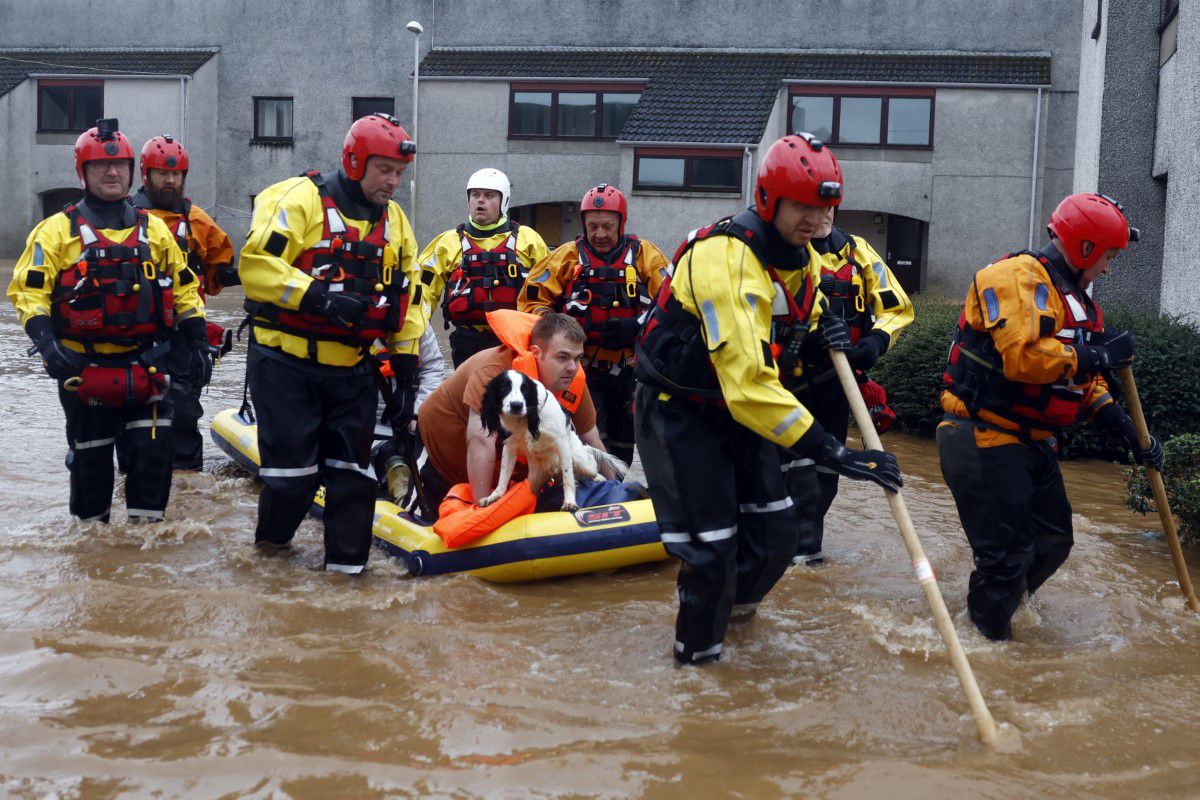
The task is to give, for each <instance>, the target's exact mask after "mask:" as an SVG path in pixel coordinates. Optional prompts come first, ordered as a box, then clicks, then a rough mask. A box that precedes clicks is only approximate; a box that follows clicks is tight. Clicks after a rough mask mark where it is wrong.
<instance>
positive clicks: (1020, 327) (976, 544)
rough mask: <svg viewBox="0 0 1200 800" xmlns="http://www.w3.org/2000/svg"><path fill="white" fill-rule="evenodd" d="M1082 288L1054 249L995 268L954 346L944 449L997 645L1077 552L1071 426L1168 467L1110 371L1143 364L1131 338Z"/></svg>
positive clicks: (987, 629) (973, 599) (972, 596)
mask: <svg viewBox="0 0 1200 800" xmlns="http://www.w3.org/2000/svg"><path fill="white" fill-rule="evenodd" d="M1076 282H1077V277H1076V273H1075V270H1073V269H1072V268H1071V267H1070V266H1068V265H1067V263H1066V261H1065V260H1064V259H1063V257H1062V255H1061V254H1060V253H1059V252H1058V250H1057V249H1056V248H1055V246H1054V245H1053V244H1050V245H1048V246H1047V247H1046V248H1045V249H1043V250H1042V251H1041V252H1040V253H1031V252H1023V253H1017V254H1014V255H1011V256H1008V257H1006V258H1004V259H1001V260H1000V261H997V262H995V263H994V264H991V265H989V266H987V267H986V268H984V269H983V270H980V271H979V272H977V273H976V274H975V279H974V280H973V281H972V283H971V287H970V289H969V290H968V291H967V297H966V302H965V303H964V305H963V311H962V315H961V316H960V318H959V324H958V330H957V332H956V335H955V339H954V343H953V345H952V347H951V349H950V356H949V360H948V363H947V366H946V374H945V376H944V382H945V385H946V389H945V391H943V393H942V409H943V410H944V411H945V419H944V420H943V422H942V423H941V425H940V426H939V427H938V431H937V441H938V453H939V455H940V458H941V465H942V475H943V477H944V478H945V480H946V483H947V484H948V485H949V487H950V491H951V493H952V494H953V495H954V502H955V505H956V506H957V507H958V513H959V516H960V517H961V518H962V523H963V528H964V529H965V531H966V534H967V540H968V541H969V542H970V543H971V549H972V551H974V555H975V570H974V572H972V573H971V579H970V588H969V590H968V593H967V606H968V609H969V610H970V614H971V619H972V621H974V623H975V625H976V627H977V628H979V630H980V632H982V633H983V634H984V635H985V636H987V637H988V638H991V639H1007V638H1009V637H1010V636H1011V629H1010V624H1009V623H1010V620H1011V618H1012V615H1013V613H1014V612H1015V611H1016V609H1017V607H1018V605H1019V604H1020V602H1021V600H1022V598H1023V597H1024V595H1025V594H1026V593H1033V592H1035V591H1037V589H1038V587H1040V586H1041V585H1042V584H1043V583H1045V581H1046V579H1048V578H1049V577H1050V576H1051V575H1053V574H1054V572H1055V571H1056V570H1057V569H1058V568H1059V567H1060V566H1061V565H1062V563H1063V562H1064V561H1066V559H1067V555H1068V554H1069V553H1070V551H1071V546H1072V544H1073V541H1074V538H1073V533H1072V528H1071V504H1070V503H1069V502H1068V500H1067V495H1066V492H1065V491H1064V488H1063V480H1062V473H1061V472H1060V471H1059V467H1058V453H1057V451H1058V439H1059V437H1060V435H1061V431H1062V428H1063V427H1064V426H1066V425H1069V424H1071V423H1073V422H1075V421H1076V420H1077V419H1082V418H1088V419H1090V420H1092V421H1093V422H1094V423H1096V424H1098V425H1100V426H1102V427H1105V428H1109V429H1112V430H1114V431H1115V432H1117V433H1119V434H1120V435H1121V436H1122V437H1124V438H1125V440H1126V442H1128V443H1129V444H1130V446H1131V449H1133V450H1134V451H1135V454H1136V457H1137V458H1138V460H1139V461H1145V462H1147V463H1151V464H1157V465H1161V463H1162V462H1161V458H1162V450H1161V447H1159V446H1158V445H1157V441H1154V442H1153V443H1152V445H1151V448H1149V449H1148V450H1147V451H1145V452H1142V451H1141V448H1140V447H1139V446H1138V445H1137V437H1136V434H1135V433H1134V430H1133V423H1132V422H1131V421H1130V420H1129V415H1128V414H1126V413H1125V411H1124V410H1123V409H1122V408H1121V407H1120V406H1119V405H1117V404H1116V403H1114V402H1113V398H1112V396H1111V395H1110V394H1109V391H1108V385H1107V383H1106V382H1105V379H1104V377H1103V376H1102V375H1101V372H1102V371H1103V370H1105V369H1107V368H1110V367H1114V366H1121V365H1124V364H1127V363H1129V362H1130V361H1132V357H1133V343H1132V338H1131V337H1130V336H1129V334H1128V333H1127V332H1125V331H1119V330H1113V329H1109V330H1106V329H1105V325H1104V316H1103V314H1102V313H1101V311H1100V308H1099V307H1098V306H1097V305H1096V304H1095V303H1094V302H1093V301H1092V299H1091V298H1090V297H1089V296H1088V295H1087V293H1086V292H1084V291H1082V290H1080V289H1079V288H1078V287H1077V285H1076Z"/></svg>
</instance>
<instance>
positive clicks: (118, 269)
mask: <svg viewBox="0 0 1200 800" xmlns="http://www.w3.org/2000/svg"><path fill="white" fill-rule="evenodd" d="M118 127H119V126H118V123H117V120H115V119H102V120H98V121H97V123H96V127H94V128H91V129H90V130H88V131H85V132H84V133H83V134H81V135H80V136H79V139H78V140H77V141H76V142H75V172H76V174H77V175H78V176H79V183H80V186H81V187H83V197H82V199H80V200H79V201H78V202H76V203H72V204H70V205H68V206H67V207H66V208H65V209H64V210H63V211H62V212H61V213H58V214H54V215H53V216H50V217H47V218H46V219H45V220H43V221H42V222H41V223H39V224H38V225H37V227H36V228H34V229H33V232H32V233H30V234H29V239H28V241H27V242H26V245H25V251H24V252H23V253H22V254H21V257H20V259H18V261H17V265H16V268H15V269H14V271H13V277H12V281H11V282H10V283H9V286H8V296H9V297H10V298H11V299H12V301H13V304H14V305H15V306H16V307H17V315H18V317H19V319H20V321H21V324H22V325H24V326H25V332H26V333H27V334H28V335H29V338H30V339H32V340H33V344H34V347H33V349H31V350H30V354H31V355H32V354H33V353H34V352H37V353H39V354H40V355H41V357H42V361H43V362H44V363H45V366H46V372H48V373H49V374H50V377H52V378H54V380H55V382H56V383H57V384H58V386H59V392H58V395H59V400H60V402H61V403H62V407H63V411H64V413H65V414H66V418H67V447H68V450H67V469H68V470H69V471H70V474H71V499H70V508H71V513H72V514H74V515H75V516H76V517H79V518H80V519H82V520H85V521H91V520H100V521H104V522H107V521H108V519H109V512H110V507H111V505H112V493H113V448H114V446H119V447H120V448H121V449H122V450H123V452H124V453H125V454H126V457H127V461H126V468H127V473H128V478H127V479H126V481H125V500H126V506H127V507H126V510H127V512H128V513H129V517H130V519H132V520H142V521H155V522H156V521H160V520H162V518H163V514H164V512H165V510H166V507H167V500H168V499H169V497H170V493H171V459H172V450H171V402H170V399H169V396H168V388H167V384H168V382H169V381H168V377H167V372H166V361H167V351H168V350H169V348H170V341H171V338H172V337H173V336H177V337H180V338H181V339H182V340H183V341H184V342H186V347H187V349H188V351H189V353H190V355H191V357H192V358H194V359H195V362H196V363H197V365H198V369H202V370H211V369H212V356H211V353H210V351H209V347H208V342H207V340H206V339H205V335H204V301H203V299H202V298H201V297H200V294H199V292H198V291H197V281H196V280H195V276H194V275H192V273H191V271H190V270H188V268H187V264H186V262H185V261H184V259H183V255H182V253H180V251H179V248H178V247H177V246H176V245H175V239H174V237H172V235H171V231H170V230H169V229H168V228H167V226H166V225H165V224H163V222H162V220H160V219H159V218H158V217H155V216H153V215H151V214H148V213H146V212H145V211H144V210H141V209H137V208H134V206H133V205H131V204H130V202H129V197H128V195H129V186H130V183H131V182H132V179H133V148H132V147H131V146H130V144H129V140H128V139H127V138H125V135H124V134H122V133H121V132H120V131H119V130H118Z"/></svg>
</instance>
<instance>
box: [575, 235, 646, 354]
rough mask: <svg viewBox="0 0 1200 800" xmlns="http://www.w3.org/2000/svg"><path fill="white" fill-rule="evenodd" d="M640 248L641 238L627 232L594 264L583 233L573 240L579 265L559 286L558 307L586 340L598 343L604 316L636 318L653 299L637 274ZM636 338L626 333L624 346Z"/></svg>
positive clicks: (605, 318) (592, 343)
mask: <svg viewBox="0 0 1200 800" xmlns="http://www.w3.org/2000/svg"><path fill="white" fill-rule="evenodd" d="M640 249H641V241H640V240H639V239H638V238H637V237H636V236H633V235H632V234H630V235H628V236H625V237H623V238H622V241H621V242H620V243H619V244H618V245H617V247H616V248H614V249H613V251H612V252H610V253H609V254H608V255H607V256H605V257H604V260H603V261H601V262H600V263H598V264H597V263H596V261H595V260H594V257H595V254H593V253H592V252H591V248H589V247H588V246H587V239H586V237H583V236H580V237H579V238H577V239H576V240H575V250H576V252H577V253H578V254H579V256H578V257H579V265H578V266H577V267H576V268H575V273H574V275H572V276H571V282H570V283H569V284H567V285H566V286H565V287H563V293H562V298H563V307H562V311H563V313H564V314H569V315H570V316H572V317H574V318H575V319H577V320H578V321H579V324H580V325H581V326H582V327H583V332H584V333H586V334H587V343H588V344H591V345H599V344H600V340H601V339H602V338H603V337H604V332H603V325H604V323H605V322H608V320H610V319H637V318H638V317H640V316H641V315H642V314H643V313H644V312H645V311H646V310H647V309H649V308H650V306H651V304H652V303H653V302H654V301H653V299H652V298H651V297H650V292H649V290H648V289H647V288H646V284H645V283H644V282H643V281H642V280H641V278H640V277H639V275H638V271H637V257H638V251H639V250H640ZM636 338H637V337H636V336H633V337H630V340H629V342H628V344H627V345H625V346H626V347H633V346H634V344H635V343H636Z"/></svg>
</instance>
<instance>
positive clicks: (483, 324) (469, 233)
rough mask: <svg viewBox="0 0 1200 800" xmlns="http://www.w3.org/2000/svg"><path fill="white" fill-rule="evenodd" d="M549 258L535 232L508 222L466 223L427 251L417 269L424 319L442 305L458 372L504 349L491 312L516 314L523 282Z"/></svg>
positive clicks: (432, 244)
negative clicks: (483, 354)
mask: <svg viewBox="0 0 1200 800" xmlns="http://www.w3.org/2000/svg"><path fill="white" fill-rule="evenodd" d="M549 252H550V251H549V250H548V249H547V248H546V243H545V242H544V241H542V237H541V236H540V235H539V234H538V232H537V231H535V230H534V229H533V228H531V227H529V226H528V225H519V224H518V223H517V222H515V221H513V220H510V219H509V218H508V217H507V216H502V217H500V219H499V220H497V221H496V222H495V223H494V224H492V225H476V224H475V223H474V222H473V221H471V220H469V219H468V220H467V221H466V222H465V223H463V224H462V225H459V226H458V227H456V228H451V229H450V230H448V231H443V232H442V233H440V234H438V236H437V237H436V238H434V240H433V241H431V242H430V243H429V244H428V245H426V246H425V249H424V250H423V251H421V255H420V256H418V258H417V263H418V264H419V268H420V271H421V283H422V284H423V285H424V287H425V288H424V290H423V293H424V297H425V303H426V304H427V306H428V308H427V313H426V316H427V317H429V316H432V312H433V308H434V307H435V306H436V305H437V304H438V303H439V302H441V303H442V316H443V319H444V322H445V325H446V327H447V328H449V327H450V326H451V324H453V325H454V330H452V331H450V360H451V361H453V362H454V366H455V367H456V368H457V367H458V366H459V365H460V364H462V362H464V361H466V360H467V359H468V358H470V357H471V356H473V355H475V354H476V353H478V352H479V351H481V350H487V349H488V348H491V347H499V346H500V340H499V339H498V338H496V334H494V333H492V330H491V328H489V327H488V324H487V317H486V315H487V312H489V311H498V310H500V309H506V308H511V309H515V308H516V307H517V295H518V294H519V292H520V291H521V286H522V285H523V284H524V283H525V276H526V275H527V274H528V273H529V270H530V268H531V267H532V266H533V265H534V264H536V263H537V262H539V261H541V260H542V259H543V258H545V257H546V255H547V254H548V253H549ZM443 292H444V293H445V297H444V299H443Z"/></svg>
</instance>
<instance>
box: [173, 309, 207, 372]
mask: <svg viewBox="0 0 1200 800" xmlns="http://www.w3.org/2000/svg"><path fill="white" fill-rule="evenodd" d="M176 327H177V328H178V329H179V332H180V333H181V334H183V336H184V338H185V339H187V346H188V355H187V358H188V360H187V374H186V376H181V377H182V378H183V379H184V380H186V381H187V382H188V383H190V384H191V385H192V387H193V388H196V389H199V388H202V387H204V386H207V385H208V382H209V381H210V380H212V371H213V358H214V357H215V356H216V352H217V349H216V348H215V347H213V346H212V345H210V344H209V343H208V326H207V325H206V324H205V322H204V317H188V318H187V319H185V320H183V321H181V322H180V323H178V325H176Z"/></svg>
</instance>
